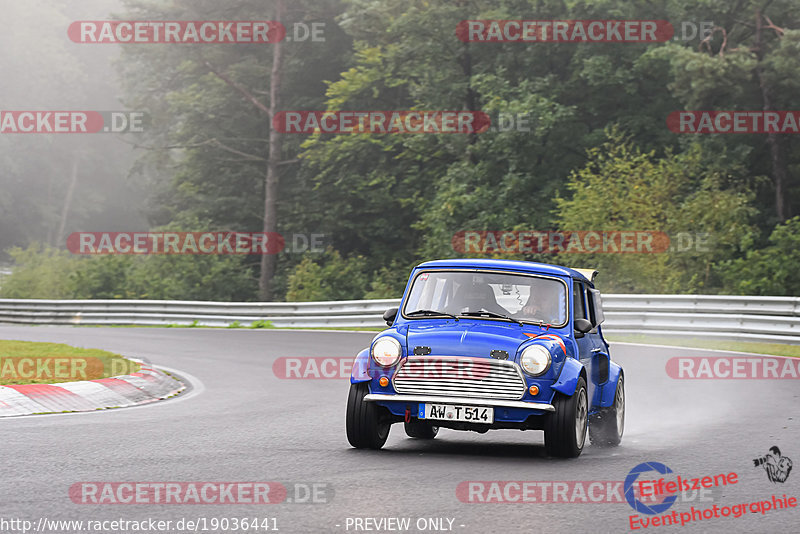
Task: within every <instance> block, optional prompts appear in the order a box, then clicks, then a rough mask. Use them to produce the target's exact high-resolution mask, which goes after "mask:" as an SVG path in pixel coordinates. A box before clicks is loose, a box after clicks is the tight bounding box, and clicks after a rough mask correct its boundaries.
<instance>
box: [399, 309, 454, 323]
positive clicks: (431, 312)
mask: <svg viewBox="0 0 800 534" xmlns="http://www.w3.org/2000/svg"><path fill="white" fill-rule="evenodd" d="M414 315H444V316H445V317H450V318H451V319H455V320H456V321H458V317H456V316H455V315H453V314H452V313H445V312H440V311H436V310H414V311H413V312H408V313H407V314H406V316H407V317H412V316H414Z"/></svg>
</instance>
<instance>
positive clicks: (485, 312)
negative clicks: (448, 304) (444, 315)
mask: <svg viewBox="0 0 800 534" xmlns="http://www.w3.org/2000/svg"><path fill="white" fill-rule="evenodd" d="M461 315H463V316H465V317H481V316H486V317H497V318H498V319H508V320H509V321H512V322H515V323H517V324H518V325H520V326H523V324H522V321H520V320H518V319H514V318H513V317H509V316H508V315H503V314H502V313H495V312H492V311H489V310H480V311H474V312H464V313H462V314H461Z"/></svg>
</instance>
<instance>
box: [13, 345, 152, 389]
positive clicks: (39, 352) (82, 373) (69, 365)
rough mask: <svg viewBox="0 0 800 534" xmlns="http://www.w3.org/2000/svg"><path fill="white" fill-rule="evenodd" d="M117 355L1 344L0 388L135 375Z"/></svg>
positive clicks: (135, 367)
mask: <svg viewBox="0 0 800 534" xmlns="http://www.w3.org/2000/svg"><path fill="white" fill-rule="evenodd" d="M140 368H141V366H140V365H139V364H138V363H136V362H132V361H130V360H128V359H126V358H123V357H122V356H120V355H119V354H114V353H113V352H108V351H105V350H100V349H81V348H78V347H71V346H69V345H63V344H60V343H38V342H33V341H10V340H0V385H3V386H5V385H22V384H56V383H59V382H75V381H79V380H96V379H98V378H108V377H110V376H118V375H123V374H130V373H135V372H136V371H138V370H139V369H140Z"/></svg>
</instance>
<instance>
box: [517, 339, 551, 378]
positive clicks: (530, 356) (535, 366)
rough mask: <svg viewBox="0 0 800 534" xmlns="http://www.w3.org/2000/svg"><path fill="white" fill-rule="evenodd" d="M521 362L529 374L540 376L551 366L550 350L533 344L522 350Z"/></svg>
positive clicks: (523, 368)
mask: <svg viewBox="0 0 800 534" xmlns="http://www.w3.org/2000/svg"><path fill="white" fill-rule="evenodd" d="M519 363H520V365H521V366H522V370H523V371H525V372H526V373H528V374H529V375H532V376H539V375H541V374H543V373H544V372H545V371H547V370H548V369H549V368H550V351H549V350H547V349H546V348H544V347H543V346H541V345H531V346H530V347H528V348H527V349H525V350H523V351H522V357H521V358H520V359H519Z"/></svg>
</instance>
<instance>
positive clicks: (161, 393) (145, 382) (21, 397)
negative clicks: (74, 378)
mask: <svg viewBox="0 0 800 534" xmlns="http://www.w3.org/2000/svg"><path fill="white" fill-rule="evenodd" d="M132 361H136V362H137V363H139V364H140V365H141V369H140V370H139V371H138V372H136V373H132V374H129V375H121V376H115V377H112V378H101V379H99V380H84V381H80V382H61V383H58V384H25V385H20V386H0V417H8V416H14V415H32V414H43V413H59V412H88V411H94V410H102V409H104V408H123V407H126V406H136V405H139V404H146V403H149V402H155V401H158V400H162V399H166V398H168V397H172V396H174V395H177V394H178V393H180V392H181V391H183V390H184V389H186V386H185V385H184V384H183V383H182V382H180V381H179V380H176V379H175V378H173V377H171V376H169V375H168V374H166V373H164V372H162V371H159V370H157V369H154V368H152V367H150V366H149V365H147V364H146V363H144V362H139V361H138V360H135V359H132Z"/></svg>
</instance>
